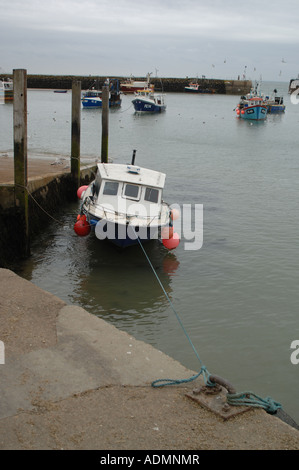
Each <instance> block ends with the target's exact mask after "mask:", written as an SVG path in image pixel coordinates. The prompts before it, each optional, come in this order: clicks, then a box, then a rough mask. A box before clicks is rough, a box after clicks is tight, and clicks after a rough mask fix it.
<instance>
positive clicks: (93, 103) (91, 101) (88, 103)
mask: <svg viewBox="0 0 299 470" xmlns="http://www.w3.org/2000/svg"><path fill="white" fill-rule="evenodd" d="M82 105H83V108H102V107H103V105H102V100H101V99H96V98H88V99H83V100H82ZM120 106H121V99H119V100H117V101H110V100H109V108H119V107H120Z"/></svg>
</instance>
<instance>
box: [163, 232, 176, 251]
mask: <svg viewBox="0 0 299 470" xmlns="http://www.w3.org/2000/svg"><path fill="white" fill-rule="evenodd" d="M162 243H163V245H164V246H165V248H167V249H168V250H173V249H174V248H177V247H178V246H179V243H180V237H179V235H178V234H177V233H176V232H174V234H173V236H172V237H171V238H164V239H163V240H162Z"/></svg>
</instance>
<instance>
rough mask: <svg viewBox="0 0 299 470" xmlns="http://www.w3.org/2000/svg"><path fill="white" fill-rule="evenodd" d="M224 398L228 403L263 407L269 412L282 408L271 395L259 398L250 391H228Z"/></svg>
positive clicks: (272, 412)
mask: <svg viewBox="0 0 299 470" xmlns="http://www.w3.org/2000/svg"><path fill="white" fill-rule="evenodd" d="M226 399H227V403H228V404H229V405H234V406H252V407H254V408H264V410H266V411H267V413H269V414H274V413H276V412H277V410H278V409H280V408H282V406H281V404H280V403H278V402H277V401H274V400H273V399H272V398H271V397H266V398H261V397H259V396H258V395H256V394H255V393H252V392H240V393H228V394H227V396H226Z"/></svg>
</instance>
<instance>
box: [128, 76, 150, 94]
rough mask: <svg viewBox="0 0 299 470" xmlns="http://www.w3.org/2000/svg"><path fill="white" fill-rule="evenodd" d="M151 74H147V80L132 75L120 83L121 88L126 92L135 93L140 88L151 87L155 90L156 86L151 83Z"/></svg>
mask: <svg viewBox="0 0 299 470" xmlns="http://www.w3.org/2000/svg"><path fill="white" fill-rule="evenodd" d="M150 76H151V74H150V73H148V74H147V76H146V80H135V79H134V78H133V77H130V78H128V79H127V80H125V81H124V82H122V83H121V84H120V90H121V91H122V92H123V93H124V94H127V93H135V92H137V91H138V90H142V89H146V88H147V89H150V90H151V91H154V89H155V86H154V85H153V84H151V83H150Z"/></svg>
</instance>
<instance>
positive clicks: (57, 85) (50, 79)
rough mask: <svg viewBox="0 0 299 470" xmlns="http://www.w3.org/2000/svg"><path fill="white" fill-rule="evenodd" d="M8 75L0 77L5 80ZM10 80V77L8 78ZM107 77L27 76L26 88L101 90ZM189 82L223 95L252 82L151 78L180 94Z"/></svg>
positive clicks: (243, 89) (238, 92)
mask: <svg viewBox="0 0 299 470" xmlns="http://www.w3.org/2000/svg"><path fill="white" fill-rule="evenodd" d="M7 76H9V75H0V79H1V78H6V77H7ZM10 77H11V78H12V76H10ZM109 78H116V79H118V80H119V81H120V82H123V81H125V80H126V79H127V77H121V76H118V77H109ZM106 79H107V77H106V76H105V77H101V76H91V75H89V76H78V75H27V87H28V88H37V89H53V90H71V89H72V83H73V81H74V80H78V81H81V88H82V90H87V89H88V88H90V87H91V86H94V84H95V83H97V86H98V87H99V88H101V87H102V86H103V84H104V82H105V80H106ZM134 79H136V80H144V79H145V78H144V77H134ZM191 81H193V82H194V81H196V82H197V83H199V85H200V88H201V89H202V90H204V91H206V92H208V93H209V92H210V93H211V92H213V93H217V94H225V95H243V94H246V93H249V91H250V89H251V87H252V82H251V80H222V79H221V80H220V79H213V78H198V79H197V78H196V79H194V78H192V77H186V78H157V77H153V78H151V83H152V84H153V85H155V90H157V91H163V92H172V93H180V92H184V89H185V87H186V86H188V85H189V83H190V82H191Z"/></svg>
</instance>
